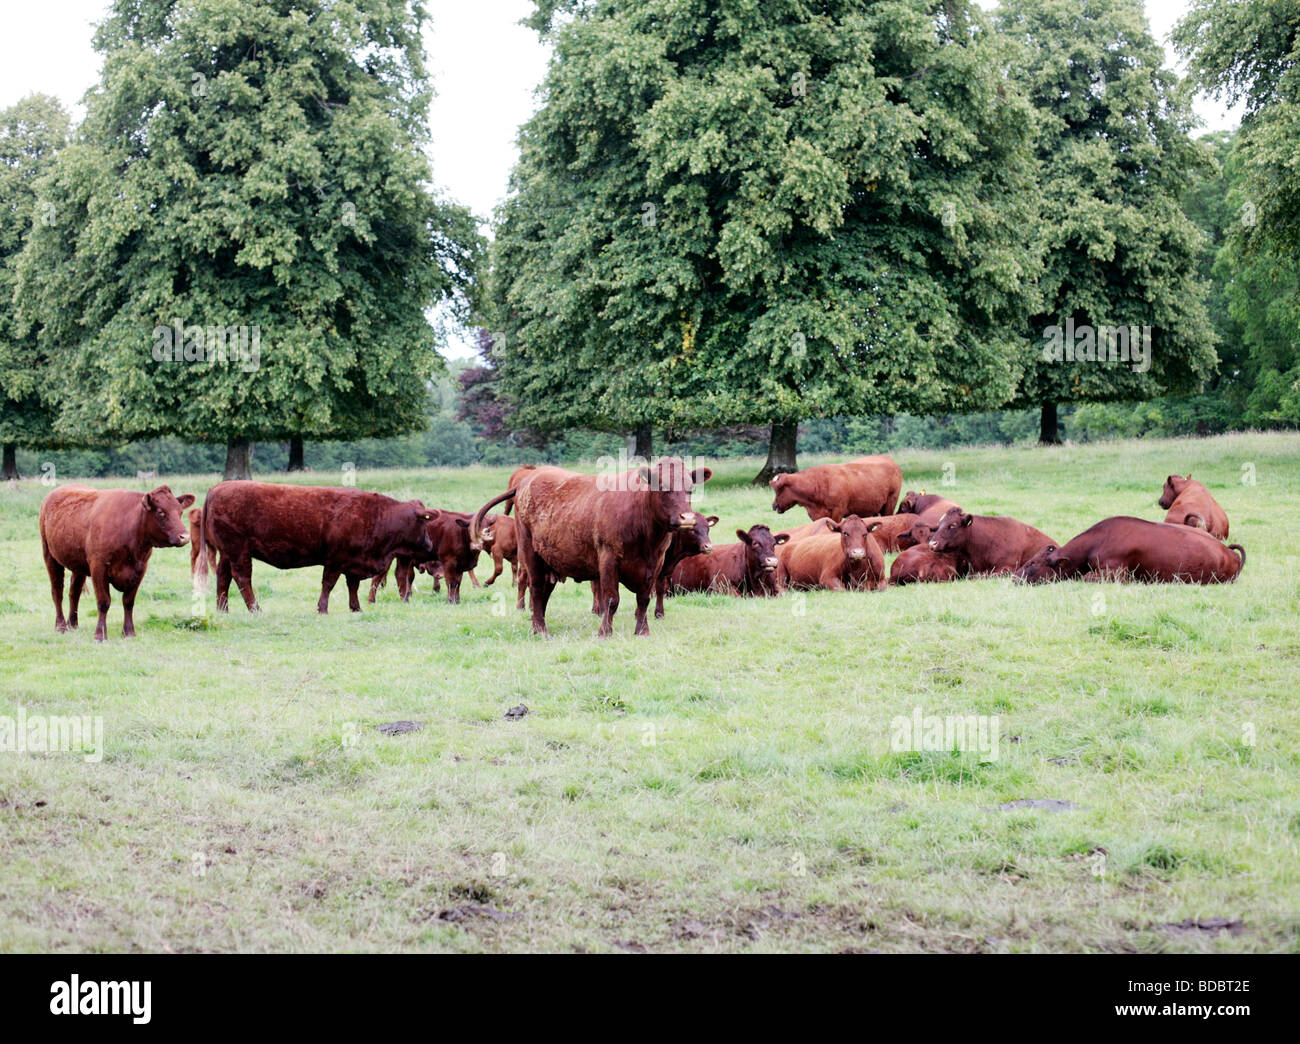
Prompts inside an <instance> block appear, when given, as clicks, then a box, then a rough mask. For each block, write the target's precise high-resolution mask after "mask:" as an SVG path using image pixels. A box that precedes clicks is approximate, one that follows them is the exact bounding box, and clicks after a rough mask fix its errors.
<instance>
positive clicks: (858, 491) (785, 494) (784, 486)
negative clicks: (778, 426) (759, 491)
mask: <svg viewBox="0 0 1300 1044" xmlns="http://www.w3.org/2000/svg"><path fill="white" fill-rule="evenodd" d="M771 486H772V489H774V490H775V491H776V498H775V500H773V501H772V510H773V511H775V512H777V513H778V514H784V513H785V512H786V511H789V510H790V509H791V508H792V507H795V506H796V505H798V506H802V507H804V508H806V509H807V511H808V517H809V518H811V519H813V520H814V521H815V520H817V519H819V518H829V519H831V520H832V521H834V522H839V521H840V520H841V519H843V518H845V517H846V516H848V515H857V516H859V517H860V518H866V517H867V516H869V515H892V514H893V513H894V504H895V502H896V501H897V500H898V491H899V490H900V489H901V488H902V486H903V472H902V471H901V470H900V469H899V467H898V464H896V463H895V462H894V459H893V458H892V457H886V456H876V457H861V458H859V459H858V460H852V461H849V462H848V463H847V464H818V465H817V466H816V467H812V468H808V469H807V470H806V471H797V472H795V473H794V474H792V475H777V476H776V477H775V478H773V479H772V482H771Z"/></svg>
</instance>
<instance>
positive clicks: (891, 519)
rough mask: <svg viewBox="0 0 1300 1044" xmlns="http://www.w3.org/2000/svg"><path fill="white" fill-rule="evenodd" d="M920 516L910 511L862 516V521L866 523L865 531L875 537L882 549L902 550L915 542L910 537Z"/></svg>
mask: <svg viewBox="0 0 1300 1044" xmlns="http://www.w3.org/2000/svg"><path fill="white" fill-rule="evenodd" d="M920 517H921V516H920V515H913V514H910V513H909V514H906V515H904V514H897V515H873V516H871V517H870V518H864V519H863V520H862V521H863V522H864V523H866V526H867V532H868V533H870V534H871V535H872V536H873V537H874V538H875V540H876V543H877V544H879V545H880V549H881V550H882V551H902V550H903V549H904V548H907V547H911V546H912V544H913V543H915V541H913V540H912V539H911V533H912V528H913V527H914V526H915V525H916V522H917V520H918V519H919V518H920Z"/></svg>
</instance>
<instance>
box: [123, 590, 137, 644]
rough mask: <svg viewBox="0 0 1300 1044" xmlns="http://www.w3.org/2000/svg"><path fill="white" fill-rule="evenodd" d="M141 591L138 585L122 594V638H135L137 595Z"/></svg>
mask: <svg viewBox="0 0 1300 1044" xmlns="http://www.w3.org/2000/svg"><path fill="white" fill-rule="evenodd" d="M138 590H140V585H139V584H138V583H137V584H136V585H135V586H134V587H132V588H128V589H127V590H125V591H123V592H122V637H123V638H134V637H135V616H134V615H133V614H134V612H135V593H136V592H137V591H138Z"/></svg>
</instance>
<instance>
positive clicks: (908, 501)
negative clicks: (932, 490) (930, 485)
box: [894, 489, 924, 515]
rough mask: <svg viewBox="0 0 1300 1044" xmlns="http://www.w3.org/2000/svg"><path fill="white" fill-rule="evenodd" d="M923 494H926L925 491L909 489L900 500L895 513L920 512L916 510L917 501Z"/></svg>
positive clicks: (908, 513) (913, 513)
mask: <svg viewBox="0 0 1300 1044" xmlns="http://www.w3.org/2000/svg"><path fill="white" fill-rule="evenodd" d="M922 496H924V493H917V492H916V491H915V490H912V489H909V490H908V491H907V492H906V493H905V494H904V495H903V499H902V500H900V501H899V502H898V508H897V509H896V510H895V511H894V514H896V515H915V514H918V512H917V510H916V502H917V500H919V499H920V498H921V497H922Z"/></svg>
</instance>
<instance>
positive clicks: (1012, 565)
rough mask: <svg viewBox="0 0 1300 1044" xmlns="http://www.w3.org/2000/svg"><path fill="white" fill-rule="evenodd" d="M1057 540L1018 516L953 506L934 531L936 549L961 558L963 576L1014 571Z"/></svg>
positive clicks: (931, 544)
mask: <svg viewBox="0 0 1300 1044" xmlns="http://www.w3.org/2000/svg"><path fill="white" fill-rule="evenodd" d="M1053 543H1055V541H1054V540H1053V539H1052V538H1051V537H1049V536H1048V535H1047V534H1046V533H1044V532H1042V531H1041V530H1038V529H1035V528H1034V527H1033V526H1030V525H1026V524H1025V523H1024V522H1019V521H1017V520H1016V519H1014V518H1004V517H1001V516H997V515H968V514H967V513H966V512H965V511H963V510H962V509H961V508H951V509H950V510H948V511H947V512H945V513H944V516H943V518H942V519H941V520H940V521H939V524H938V526H936V527H935V529H934V532H933V533H931V534H930V539H929V546H930V548H931V549H932V550H934V551H949V552H953V553H955V554H956V555H957V557H958V558H959V559H960V560H961V572H962V575H963V576H971V575H974V576H989V575H997V574H1002V573H1013V572H1015V571H1016V570H1017V569H1019V568H1020V567H1021V566H1022V565H1024V564H1025V563H1026V562H1028V561H1029V560H1030V559H1031V558H1033V557H1034V555H1036V554H1037V553H1038V552H1039V551H1041V550H1042V549H1043V548H1044V547H1046V546H1047V545H1048V544H1053Z"/></svg>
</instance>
